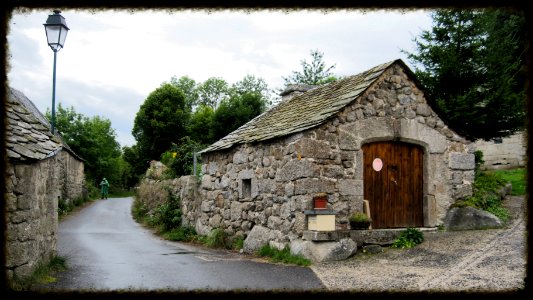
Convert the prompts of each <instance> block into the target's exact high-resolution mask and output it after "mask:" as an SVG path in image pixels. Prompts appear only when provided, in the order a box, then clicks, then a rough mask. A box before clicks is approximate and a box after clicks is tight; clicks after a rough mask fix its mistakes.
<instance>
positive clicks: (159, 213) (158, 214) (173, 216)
mask: <svg viewBox="0 0 533 300" xmlns="http://www.w3.org/2000/svg"><path fill="white" fill-rule="evenodd" d="M153 223H155V224H154V225H161V226H162V227H163V230H164V231H169V230H171V229H174V228H178V227H180V226H181V200H180V198H179V197H177V196H176V195H174V194H173V193H172V191H171V190H170V189H168V199H167V202H166V203H164V204H162V205H159V206H158V207H156V209H155V212H154V220H153Z"/></svg>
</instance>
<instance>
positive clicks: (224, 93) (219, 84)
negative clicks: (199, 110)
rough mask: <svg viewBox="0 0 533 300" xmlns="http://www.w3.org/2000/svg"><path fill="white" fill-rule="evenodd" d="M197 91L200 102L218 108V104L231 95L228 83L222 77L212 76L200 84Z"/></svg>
mask: <svg viewBox="0 0 533 300" xmlns="http://www.w3.org/2000/svg"><path fill="white" fill-rule="evenodd" d="M197 93H198V104H203V105H207V106H209V107H211V108H212V109H217V106H218V104H219V103H220V102H222V100H224V99H227V98H228V96H229V87H228V83H227V82H226V81H225V80H224V79H222V78H218V77H211V78H209V79H207V80H206V81H204V82H203V83H202V84H200V85H199V86H198V88H197Z"/></svg>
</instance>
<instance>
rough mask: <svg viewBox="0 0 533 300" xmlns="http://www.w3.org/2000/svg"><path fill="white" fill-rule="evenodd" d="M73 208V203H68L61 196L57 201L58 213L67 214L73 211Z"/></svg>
mask: <svg viewBox="0 0 533 300" xmlns="http://www.w3.org/2000/svg"><path fill="white" fill-rule="evenodd" d="M72 209H73V205H72V204H69V203H67V202H66V201H65V200H64V199H61V198H59V200H58V201H57V213H58V215H60V216H61V215H66V214H67V213H69V212H71V211H72Z"/></svg>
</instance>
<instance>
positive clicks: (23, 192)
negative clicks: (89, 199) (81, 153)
mask: <svg viewBox="0 0 533 300" xmlns="http://www.w3.org/2000/svg"><path fill="white" fill-rule="evenodd" d="M5 104H6V120H5V122H6V123H5V125H6V141H5V146H6V148H5V149H6V154H7V161H6V164H5V165H6V169H5V174H4V178H5V188H6V193H5V195H4V199H5V222H6V231H5V239H6V240H5V242H4V243H3V245H4V252H5V272H6V278H7V280H8V283H10V282H12V280H13V278H14V277H15V276H16V277H18V278H23V277H26V276H28V275H31V273H32V272H33V271H34V270H35V268H36V267H37V266H38V265H39V264H41V263H47V262H48V261H49V259H50V258H52V257H53V256H54V255H56V251H57V238H56V234H57V229H58V212H57V210H58V200H59V199H62V200H63V201H65V202H66V203H69V202H71V201H73V200H74V199H76V198H80V197H82V196H83V187H84V180H85V179H84V165H83V161H82V160H81V158H79V157H78V156H77V155H76V154H75V153H74V152H73V151H72V150H71V149H70V148H69V147H68V145H66V144H65V143H64V142H63V141H62V139H61V137H60V136H59V135H53V134H52V133H51V132H50V124H49V123H48V121H47V120H46V118H45V117H44V116H43V115H42V114H41V113H40V112H39V110H38V109H37V108H36V107H35V105H34V104H33V103H32V102H31V101H30V100H29V99H28V98H27V97H26V96H24V94H22V93H21V92H20V91H17V90H15V89H9V90H8V91H7V97H6V103H5Z"/></svg>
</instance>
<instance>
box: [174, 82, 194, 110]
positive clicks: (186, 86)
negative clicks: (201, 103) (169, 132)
mask: <svg viewBox="0 0 533 300" xmlns="http://www.w3.org/2000/svg"><path fill="white" fill-rule="evenodd" d="M170 83H171V84H172V85H174V86H176V87H178V88H179V89H181V91H182V92H183V93H184V94H185V101H186V102H187V105H188V106H189V108H190V109H191V110H192V108H193V107H195V106H196V105H198V90H197V86H196V81H194V79H192V78H190V77H189V76H181V77H180V79H177V78H176V76H172V78H171V79H170Z"/></svg>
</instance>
